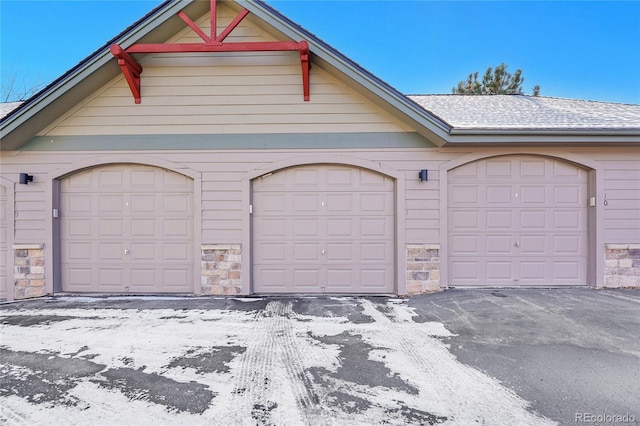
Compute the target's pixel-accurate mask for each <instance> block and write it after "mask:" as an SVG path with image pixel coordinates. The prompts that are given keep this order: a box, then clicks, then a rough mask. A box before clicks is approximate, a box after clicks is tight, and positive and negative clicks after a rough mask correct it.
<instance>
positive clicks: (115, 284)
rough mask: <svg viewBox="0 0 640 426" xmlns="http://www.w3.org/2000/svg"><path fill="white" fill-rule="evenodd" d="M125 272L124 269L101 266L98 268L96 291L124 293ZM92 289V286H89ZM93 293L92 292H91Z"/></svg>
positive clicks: (115, 266)
mask: <svg viewBox="0 0 640 426" xmlns="http://www.w3.org/2000/svg"><path fill="white" fill-rule="evenodd" d="M126 275H128V274H126V271H125V269H124V268H122V267H120V266H117V265H114V266H111V267H109V266H102V267H99V268H98V288H99V290H98V291H107V292H111V291H124V288H125V286H124V284H123V283H125V282H127V281H128V279H127V280H125V276H126ZM127 278H128V277H127ZM91 287H94V286H91ZM92 291H93V290H92Z"/></svg>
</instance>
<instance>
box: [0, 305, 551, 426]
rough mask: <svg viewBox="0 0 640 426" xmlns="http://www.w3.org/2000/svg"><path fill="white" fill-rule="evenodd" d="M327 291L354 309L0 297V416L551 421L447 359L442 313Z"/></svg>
mask: <svg viewBox="0 0 640 426" xmlns="http://www.w3.org/2000/svg"><path fill="white" fill-rule="evenodd" d="M252 303H254V304H255V306H256V309H251V307H252V305H251V304H252ZM331 303H335V304H338V305H341V306H342V308H343V310H342V311H340V312H344V311H345V310H344V308H345V307H346V310H347V311H352V312H359V313H360V316H359V317H358V319H357V320H354V319H353V318H351V317H350V315H327V314H326V311H325V314H322V315H319V314H317V313H316V314H310V313H308V312H307V313H301V312H300V309H296V306H295V301H294V300H293V299H274V300H271V301H262V300H254V301H253V302H251V301H247V302H246V303H244V304H243V307H245V309H242V310H233V309H228V310H224V309H202V310H199V309H180V310H178V309H175V310H174V309H126V310H125V309H113V308H112V309H100V305H99V304H87V306H86V307H87V308H86V309H85V308H82V303H79V305H80V306H81V308H78V309H56V308H55V306H54V307H53V308H51V309H29V308H28V307H25V308H23V309H19V310H6V311H2V310H0V323H1V324H3V325H2V328H1V329H0V350H1V351H2V356H1V357H0V361H1V362H0V380H1V383H2V387H1V389H0V423H6V424H30V425H33V424H43V425H44V424H54V425H61V424H78V425H88V424H91V425H103V424H104V425H111V424H113V425H115V424H117V425H123V424H125V425H126V424H153V425H164V424H167V425H169V424H172V425H174V424H189V425H198V424H203V425H204V424H237V425H255V424H258V425H263V424H264V425H266V424H275V425H298V424H300V425H343V424H350V425H374V424H447V425H449V424H450V425H469V424H490V425H501V424H510V425H512V424H518V425H544V424H551V422H549V421H548V420H547V419H545V418H543V417H541V416H539V415H536V414H535V413H532V412H531V411H529V410H528V409H527V407H528V403H527V402H526V401H524V400H522V399H521V398H519V397H518V396H517V395H516V394H515V393H514V392H513V391H511V390H509V389H507V388H505V387H504V386H502V385H501V384H500V383H499V382H498V381H496V380H495V379H493V378H491V377H489V376H487V375H486V374H484V373H482V372H480V371H477V370H475V369H473V368H471V367H468V366H466V365H464V364H462V363H460V362H458V361H457V360H456V358H455V357H454V356H453V355H452V354H451V353H450V352H449V350H448V346H447V344H446V338H447V337H448V336H451V334H450V333H449V332H448V331H447V330H446V328H445V327H444V325H443V324H441V323H436V322H431V323H416V322H414V321H413V320H412V316H413V312H412V310H411V308H409V307H407V306H406V304H405V302H404V301H402V300H395V299H391V300H389V301H387V302H386V303H374V302H372V301H370V300H367V299H349V298H340V299H335V300H333V301H332V302H331ZM52 305H55V304H52ZM141 306H144V304H143V303H141ZM261 307H264V308H261Z"/></svg>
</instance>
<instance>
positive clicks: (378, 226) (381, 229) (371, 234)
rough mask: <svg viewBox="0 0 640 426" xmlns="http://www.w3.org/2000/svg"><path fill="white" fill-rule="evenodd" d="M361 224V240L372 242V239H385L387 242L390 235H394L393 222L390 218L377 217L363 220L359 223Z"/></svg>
mask: <svg viewBox="0 0 640 426" xmlns="http://www.w3.org/2000/svg"><path fill="white" fill-rule="evenodd" d="M359 223H360V232H359V234H358V233H356V235H359V237H360V238H361V239H364V240H370V239H383V240H387V239H388V235H390V233H393V225H394V224H393V220H392V218H389V217H376V218H370V217H366V218H362V219H360V221H359Z"/></svg>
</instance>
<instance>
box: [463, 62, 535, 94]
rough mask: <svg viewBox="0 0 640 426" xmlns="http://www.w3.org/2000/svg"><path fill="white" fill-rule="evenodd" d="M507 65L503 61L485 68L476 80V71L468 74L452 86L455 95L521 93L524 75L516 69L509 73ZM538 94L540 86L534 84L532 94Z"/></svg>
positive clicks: (522, 92)
mask: <svg viewBox="0 0 640 426" xmlns="http://www.w3.org/2000/svg"><path fill="white" fill-rule="evenodd" d="M507 67H508V65H505V64H504V63H502V64H500V65H498V66H497V67H495V69H494V68H492V67H489V68H487V71H486V72H485V73H484V76H483V77H482V81H479V80H478V72H477V71H476V72H475V73H471V74H469V76H468V77H467V80H466V81H465V80H463V81H461V82H460V83H458V86H457V87H454V88H453V91H452V92H453V94H455V95H523V94H524V91H523V90H522V85H523V84H524V77H522V70H516V72H515V73H513V74H511V73H509V71H507ZM539 95H540V86H537V85H536V86H534V88H533V96H539Z"/></svg>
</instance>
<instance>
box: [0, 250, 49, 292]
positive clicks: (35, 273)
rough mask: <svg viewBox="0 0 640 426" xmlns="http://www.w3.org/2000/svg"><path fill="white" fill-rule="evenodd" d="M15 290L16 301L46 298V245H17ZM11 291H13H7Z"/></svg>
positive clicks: (15, 251) (15, 253)
mask: <svg viewBox="0 0 640 426" xmlns="http://www.w3.org/2000/svg"><path fill="white" fill-rule="evenodd" d="M13 253H14V265H15V269H14V276H13V278H14V282H15V288H14V289H13V291H14V292H15V293H14V297H15V298H16V299H26V298H30V297H41V296H44V295H45V294H46V293H45V290H44V244H16V245H14V246H13ZM7 290H8V291H11V289H7Z"/></svg>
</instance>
